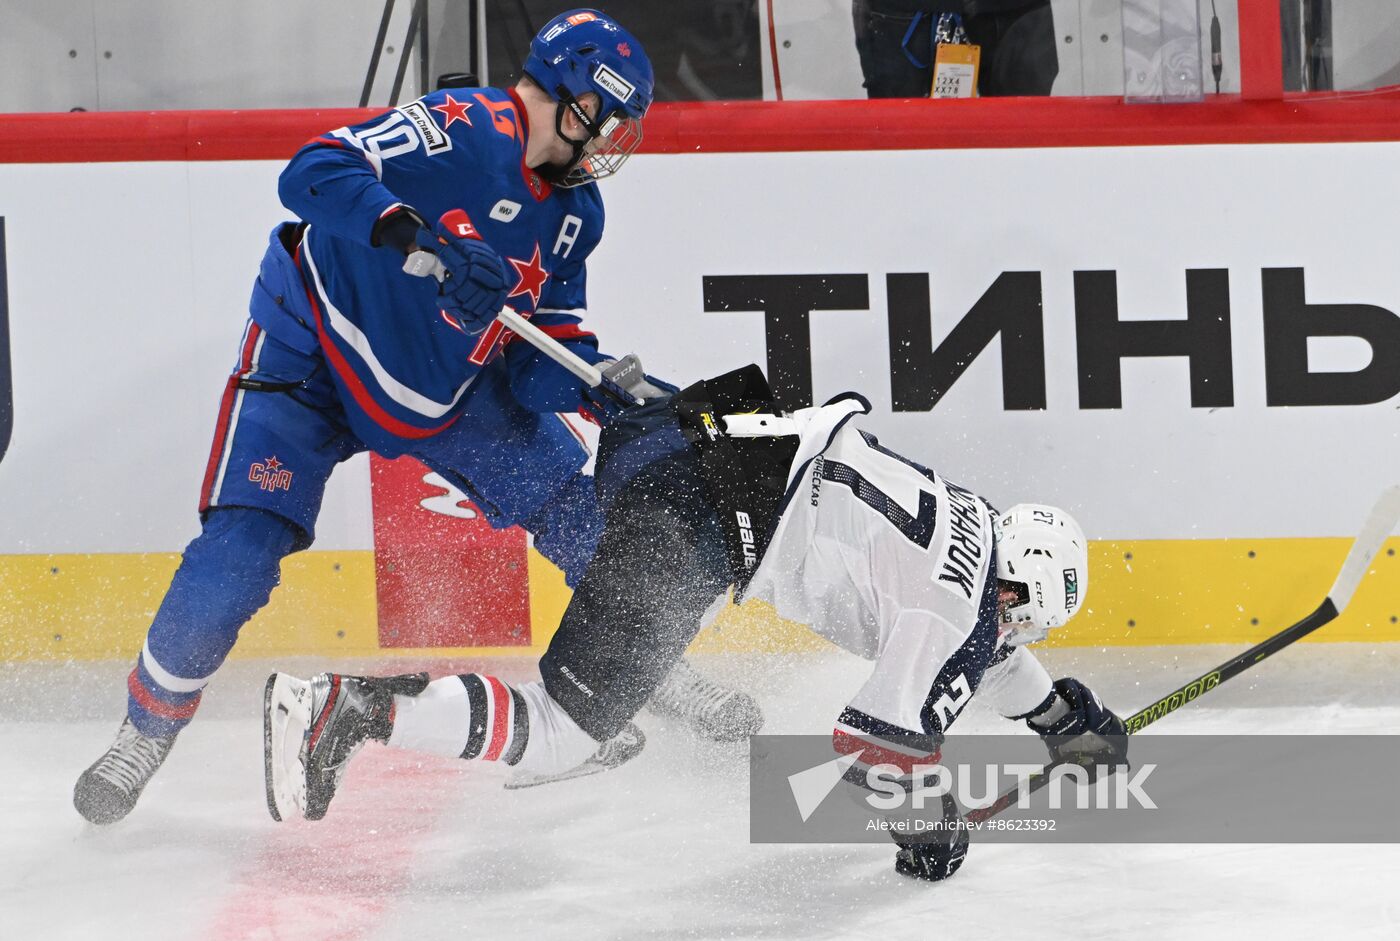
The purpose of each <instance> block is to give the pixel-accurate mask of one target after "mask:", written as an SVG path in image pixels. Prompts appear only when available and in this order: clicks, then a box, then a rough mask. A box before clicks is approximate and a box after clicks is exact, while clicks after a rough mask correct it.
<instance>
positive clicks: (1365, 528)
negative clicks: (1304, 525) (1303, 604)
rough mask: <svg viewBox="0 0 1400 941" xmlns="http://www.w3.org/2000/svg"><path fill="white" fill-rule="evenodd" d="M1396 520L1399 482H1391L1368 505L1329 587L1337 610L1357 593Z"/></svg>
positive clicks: (1399, 521)
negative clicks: (1378, 496)
mask: <svg viewBox="0 0 1400 941" xmlns="http://www.w3.org/2000/svg"><path fill="white" fill-rule="evenodd" d="M1397 524H1400V484H1392V485H1391V486H1389V487H1387V488H1386V489H1385V490H1383V491H1381V496H1380V499H1379V500H1377V501H1376V505H1375V506H1373V507H1371V512H1370V514H1369V515H1368V516H1367V517H1366V522H1365V523H1364V524H1363V525H1362V527H1361V532H1359V533H1357V535H1356V541H1355V542H1353V543H1352V544H1351V550H1350V551H1349V552H1348V553H1347V558H1346V561H1345V562H1343V563H1342V570H1341V571H1340V572H1338V573H1337V580H1336V581H1335V582H1334V583H1333V584H1332V590H1331V591H1329V592H1328V593H1327V597H1328V598H1329V599H1330V600H1331V601H1332V604H1333V605H1334V606H1335V607H1336V609H1337V611H1338V612H1340V611H1341V610H1342V609H1343V608H1345V607H1346V606H1347V602H1348V601H1350V600H1351V596H1352V595H1353V594H1355V593H1356V587H1357V586H1358V585H1360V584H1361V579H1362V578H1363V577H1365V575H1366V572H1367V571H1368V570H1370V568H1371V562H1372V560H1374V559H1375V557H1376V553H1377V552H1380V551H1381V546H1383V545H1385V541H1386V539H1387V538H1389V536H1390V534H1391V533H1393V532H1394V531H1395V527H1396V525H1397Z"/></svg>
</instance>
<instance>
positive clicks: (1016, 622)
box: [264, 367, 1127, 881]
mask: <svg viewBox="0 0 1400 941" xmlns="http://www.w3.org/2000/svg"><path fill="white" fill-rule="evenodd" d="M868 411H869V404H868V403H867V402H866V401H865V400H864V399H863V398H861V397H860V396H858V395H854V394H847V395H844V396H840V397H838V398H837V399H835V400H833V401H832V402H830V403H828V404H826V405H824V406H822V407H819V408H808V409H802V410H800V411H798V412H796V413H794V414H792V415H784V414H778V413H777V412H776V410H775V409H774V406H773V404H772V400H771V395H770V394H769V392H768V387H767V383H766V381H765V380H764V379H763V376H762V373H761V372H759V370H758V369H757V367H747V368H745V369H743V370H738V371H736V372H734V373H729V374H727V375H725V376H721V377H719V378H717V379H714V380H710V381H708V382H702V383H697V384H696V385H694V386H691V387H690V388H689V389H686V390H685V391H683V392H681V393H680V394H678V395H676V396H674V397H673V398H671V399H668V400H665V401H662V402H656V403H649V404H647V405H646V406H643V407H641V408H633V409H627V410H625V411H624V412H623V413H622V414H621V415H620V416H618V417H616V418H615V419H614V420H613V421H612V422H611V423H610V424H609V425H608V426H607V427H606V428H605V429H604V432H603V436H602V441H601V443H600V448H599V454H598V462H597V468H598V469H597V475H598V477H597V486H598V489H599V497H600V500H601V501H602V503H603V505H604V506H605V507H606V508H607V519H608V523H607V528H606V529H605V531H604V535H603V537H602V540H601V542H600V544H599V548H598V552H597V554H596V555H595V557H594V561H593V563H592V565H591V566H590V568H589V570H588V572H587V574H586V575H585V577H584V579H583V580H582V581H581V582H580V584H579V585H578V587H577V588H576V590H575V594H574V597H573V599H572V601H571V602H570V605H569V608H568V611H567V612H566V613H565V616H564V620H563V622H562V623H561V625H560V628H559V631H558V632H557V633H556V635H555V637H554V639H553V641H552V642H551V644H550V647H549V650H548V651H547V652H546V653H545V655H544V657H543V658H542V659H541V661H540V672H541V676H542V680H541V681H540V682H535V683H526V684H523V685H519V686H510V685H508V684H506V683H503V682H502V681H501V680H499V679H497V678H495V677H491V676H483V675H480V674H468V675H464V676H447V677H443V678H441V679H438V680H435V681H432V682H429V681H428V678H427V675H426V674H414V675H408V676H398V677H387V678H374V677H347V676H340V675H337V674H321V675H319V676H317V677H314V678H313V679H311V680H309V681H303V680H299V679H296V678H295V677H291V676H287V675H285V674H273V676H272V677H270V678H269V681H268V689H267V698H266V709H265V712H266V714H265V723H264V728H265V732H266V745H267V788H268V806H269V809H270V811H271V812H272V814H273V816H274V818H276V819H279V820H280V819H283V818H285V817H287V816H289V815H297V816H305V817H308V818H312V819H315V818H319V817H321V816H323V815H324V814H325V812H326V809H327V807H328V806H329V803H330V800H331V798H332V797H333V796H334V794H335V789H336V786H337V784H338V782H339V780H340V776H341V774H342V772H343V770H344V767H345V764H346V762H348V761H349V759H350V758H351V757H352V756H353V755H354V753H355V751H356V750H357V749H358V748H359V747H360V746H361V745H363V744H364V743H365V742H366V741H368V740H377V741H380V742H383V743H385V744H388V745H390V746H394V747H402V748H410V749H416V750H419V751H426V752H431V753H434V754H439V755H444V756H450V757H462V758H468V759H484V760H488V761H490V760H500V761H505V762H506V763H508V764H513V765H515V767H516V772H515V773H516V775H518V776H520V779H522V780H525V781H527V782H528V781H536V780H551V779H553V778H556V777H567V776H571V775H573V774H578V773H585V772H587V771H591V770H597V769H602V768H606V767H609V766H613V765H616V764H619V763H621V762H622V761H625V760H627V759H628V758H629V757H631V755H633V754H635V753H636V751H637V750H638V749H639V748H640V747H641V741H642V739H641V737H640V733H639V732H638V731H637V730H636V728H635V726H633V725H632V724H631V722H630V720H631V718H632V717H633V716H634V715H635V714H636V713H637V712H638V711H639V710H640V708H641V707H642V706H643V705H644V704H645V703H646V702H647V700H648V698H649V697H650V696H651V695H652V693H653V691H654V690H655V689H656V687H657V685H658V683H659V682H660V680H661V678H663V677H664V676H665V675H666V672H667V671H668V670H669V669H670V667H671V665H673V664H674V663H676V662H677V661H678V660H679V659H680V657H681V654H682V653H683V652H684V650H685V647H686V645H687V644H688V643H689V642H690V640H691V639H692V638H693V637H694V635H695V633H696V632H697V631H698V630H699V627H700V625H701V624H702V623H703V621H704V620H705V618H706V616H707V615H710V614H713V613H714V612H716V611H718V610H719V607H720V606H721V605H723V604H724V603H726V601H727V600H728V599H729V598H731V597H732V599H733V600H734V601H735V602H738V601H741V600H744V599H747V598H761V599H764V600H767V601H769V602H771V603H772V604H773V605H774V606H775V607H776V608H777V610H778V613H779V614H781V615H782V616H784V617H786V618H789V619H791V620H795V621H799V622H801V623H804V624H807V625H809V626H810V627H811V629H812V630H813V631H815V632H817V633H818V634H820V635H821V636H823V637H826V638H827V639H829V640H831V641H832V642H833V643H835V644H837V645H838V646H840V647H842V648H844V649H846V650H849V651H851V652H852V653H855V654H858V655H859V656H862V657H864V658H866V659H868V660H872V661H873V662H874V668H873V671H872V673H871V675H870V678H869V679H868V680H867V681H866V682H865V684H864V685H863V686H861V688H860V689H859V690H858V691H857V692H856V693H855V695H854V696H853V697H852V698H851V699H850V701H849V705H848V706H847V707H846V708H845V709H844V710H843V711H842V712H841V714H840V715H839V716H838V717H836V721H835V728H834V733H833V736H834V737H833V744H834V747H835V748H836V750H837V751H839V752H842V753H848V754H849V753H851V752H853V751H856V750H859V749H863V748H871V749H874V750H875V752H874V753H877V754H880V755H882V756H886V759H887V758H888V756H893V758H894V760H895V761H896V763H901V762H907V763H908V765H909V766H912V765H914V764H920V763H922V764H930V763H933V762H934V761H936V760H937V759H936V755H937V753H938V747H939V744H940V743H941V741H942V739H943V736H944V734H945V733H946V732H947V730H948V728H949V726H951V725H952V724H953V722H954V721H955V720H956V718H957V716H958V714H959V713H960V712H961V711H962V710H963V708H964V707H965V706H966V705H967V703H968V701H969V700H970V699H971V697H972V696H973V695H974V694H975V693H981V694H982V696H983V697H984V698H986V699H989V700H990V701H991V705H992V706H993V707H994V708H995V709H996V710H997V711H998V712H1000V713H1001V714H1002V715H1005V716H1007V717H1010V718H1013V719H1024V720H1025V721H1026V722H1027V723H1028V724H1029V725H1030V727H1031V728H1032V729H1033V730H1035V731H1036V732H1037V733H1039V734H1040V735H1041V736H1042V737H1043V738H1044V739H1045V740H1046V743H1047V745H1048V746H1049V748H1050V752H1051V757H1052V759H1054V760H1077V761H1081V762H1086V763H1092V764H1107V765H1117V764H1119V763H1121V762H1122V761H1124V760H1126V747H1127V746H1126V742H1127V739H1126V736H1125V734H1124V729H1123V724H1122V722H1121V720H1120V719H1119V718H1118V717H1117V716H1116V715H1114V714H1113V713H1112V712H1111V711H1109V710H1108V709H1107V708H1106V707H1105V706H1104V705H1103V704H1102V703H1101V702H1100V701H1099V699H1098V698H1097V697H1096V696H1095V695H1094V694H1093V693H1092V692H1091V691H1090V690H1089V689H1088V688H1087V687H1086V686H1085V685H1084V684H1083V683H1081V682H1079V681H1078V680H1075V679H1072V678H1066V679H1061V680H1058V681H1055V682H1052V681H1051V679H1050V676H1049V675H1048V674H1047V673H1046V671H1045V669H1044V668H1043V667H1042V666H1041V665H1040V663H1039V662H1038V661H1037V660H1036V659H1035V658H1034V656H1033V655H1032V654H1031V653H1030V651H1028V650H1026V649H1025V647H1024V646H1023V645H1024V644H1025V643H1028V642H1033V641H1036V640H1040V639H1042V638H1044V637H1045V636H1046V635H1047V634H1048V632H1049V631H1051V630H1053V629H1054V628H1057V627H1060V626H1062V625H1064V624H1065V623H1066V622H1067V621H1068V620H1069V619H1070V618H1071V617H1073V616H1074V614H1075V612H1076V611H1077V610H1078V609H1079V607H1080V605H1081V604H1082V603H1083V600H1084V593H1085V590H1086V588H1087V585H1088V570H1087V554H1086V543H1085V540H1084V535H1083V533H1082V532H1081V530H1080V528H1079V526H1078V524H1076V523H1075V522H1074V520H1073V519H1072V518H1071V517H1070V516H1069V515H1068V514H1066V513H1065V512H1064V511H1062V510H1058V509H1055V508H1053V507H1048V506H1041V505H1034V504H1022V505H1018V506H1015V507H1012V508H1011V509H1010V510H1008V511H1007V512H1006V513H1004V514H1001V515H1000V516H999V517H998V516H997V515H996V514H995V513H994V511H993V510H992V509H991V507H990V506H989V505H988V504H987V502H986V501H985V500H983V499H982V498H981V497H978V496H976V495H974V494H972V493H970V492H969V491H967V490H965V489H963V488H961V487H958V486H957V485H956V484H953V483H951V482H950V481H948V480H946V479H944V478H943V477H942V476H940V475H939V474H937V473H935V472H933V471H931V470H929V469H927V468H924V467H922V466H920V465H918V464H916V463H914V462H912V461H910V460H908V459H906V458H904V457H901V456H900V455H898V454H896V453H895V452H893V451H890V450H888V449H886V448H885V447H883V446H882V445H881V444H880V443H879V442H878V441H877V440H876V439H875V438H874V436H872V435H870V434H868V433H866V432H863V431H861V430H860V429H859V428H858V427H857V426H856V424H855V423H854V422H853V421H852V419H855V418H857V417H858V416H859V415H861V414H864V413H866V412H868ZM642 573H645V575H643V574H642ZM731 592H732V593H731ZM886 759H882V760H886ZM956 813H957V811H956V807H955V806H953V805H952V803H951V801H945V814H947V815H955V814H956ZM934 832H935V834H938V835H930V836H928V837H924V838H913V837H909V836H907V835H904V836H901V835H895V839H896V843H897V845H898V847H899V849H898V852H897V854H896V868H897V869H898V871H899V872H901V873H904V874H906V875H910V876H915V877H919V878H923V879H928V880H934V881H936V880H939V879H943V878H946V877H947V876H949V875H951V874H952V873H953V872H955V871H956V870H957V868H958V867H959V866H960V865H961V863H962V860H963V857H964V855H965V853H966V847H967V837H966V831H965V830H963V829H956V828H954V829H952V830H944V831H934ZM950 834H951V835H950ZM905 839H909V840H911V842H904V841H903V840H905Z"/></svg>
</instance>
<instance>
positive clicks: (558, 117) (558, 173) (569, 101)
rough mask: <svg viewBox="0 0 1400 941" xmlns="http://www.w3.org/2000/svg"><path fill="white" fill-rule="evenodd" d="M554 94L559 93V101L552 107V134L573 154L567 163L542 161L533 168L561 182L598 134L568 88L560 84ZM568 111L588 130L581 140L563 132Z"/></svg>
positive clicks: (556, 181) (554, 180)
mask: <svg viewBox="0 0 1400 941" xmlns="http://www.w3.org/2000/svg"><path fill="white" fill-rule="evenodd" d="M556 94H558V95H559V102H558V104H557V105H556V106H555V109H554V135H555V136H556V137H558V138H559V139H560V140H561V141H563V142H564V143H566V144H568V145H569V147H570V148H571V149H572V150H573V155H572V156H571V157H570V158H569V160H568V162H567V163H542V164H540V165H539V166H538V167H535V168H534V169H535V172H536V173H538V174H539V175H540V176H542V177H544V179H545V180H547V181H548V182H550V183H562V182H563V181H564V178H565V177H567V176H568V175H569V171H571V170H573V168H574V167H576V166H578V165H579V164H580V163H581V162H583V158H584V156H585V154H584V148H585V147H587V146H588V144H589V143H590V142H591V141H592V140H593V139H594V138H595V137H597V136H598V125H597V124H595V123H594V122H593V119H592V118H590V117H589V116H588V112H587V111H586V110H584V107H583V105H581V104H579V100H578V99H577V98H575V97H574V96H573V95H571V94H569V91H568V89H566V88H564V87H562V86H561V87H560V88H558V89H557V90H556ZM570 112H572V113H573V115H574V118H575V119H576V120H577V121H578V122H579V123H580V124H582V125H583V128H584V130H585V131H587V132H588V136H587V137H586V138H584V139H583V140H581V141H580V140H574V139H573V138H572V137H569V136H568V135H566V134H565V133H564V115H565V114H568V113H570Z"/></svg>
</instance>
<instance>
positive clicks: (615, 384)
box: [579, 353, 680, 426]
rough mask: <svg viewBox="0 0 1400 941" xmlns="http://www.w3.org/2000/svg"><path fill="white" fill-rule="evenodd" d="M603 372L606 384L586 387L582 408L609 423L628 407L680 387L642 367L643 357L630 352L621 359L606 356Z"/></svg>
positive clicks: (600, 421)
mask: <svg viewBox="0 0 1400 941" xmlns="http://www.w3.org/2000/svg"><path fill="white" fill-rule="evenodd" d="M596 365H597V367H598V369H599V370H600V371H601V372H602V373H603V384H602V385H598V386H593V387H592V388H588V389H584V390H583V404H582V405H580V407H579V411H581V412H582V413H583V414H584V415H585V416H587V417H588V418H590V419H591V420H592V421H593V423H594V424H595V425H599V426H602V425H606V424H607V423H608V422H609V421H611V420H612V419H613V418H615V417H617V415H618V414H619V413H620V412H621V411H622V410H623V409H624V408H629V407H631V406H632V405H636V404H640V403H638V402H637V401H635V400H637V399H640V400H641V402H650V401H652V400H654V399H662V398H665V397H666V396H668V395H675V394H676V393H677V392H679V391H680V389H679V388H677V387H676V386H673V385H671V384H670V383H669V382H664V381H662V380H660V379H657V378H656V377H654V376H648V375H647V374H646V373H645V372H643V371H642V363H641V360H639V359H637V357H636V355H635V354H633V353H629V354H627V355H626V356H624V357H623V358H622V359H620V360H607V359H605V360H602V361H601V362H599V363H597V364H596Z"/></svg>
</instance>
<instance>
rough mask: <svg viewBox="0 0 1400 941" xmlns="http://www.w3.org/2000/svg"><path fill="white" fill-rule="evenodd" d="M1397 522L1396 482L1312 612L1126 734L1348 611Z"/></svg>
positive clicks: (1045, 773)
mask: <svg viewBox="0 0 1400 941" xmlns="http://www.w3.org/2000/svg"><path fill="white" fill-rule="evenodd" d="M1397 523H1400V484H1396V485H1392V486H1390V487H1388V488H1386V489H1385V490H1384V491H1382V492H1381V496H1380V499H1379V500H1377V501H1376V505H1375V506H1373V507H1372V508H1371V513H1370V515H1369V516H1367V517H1366V522H1365V524H1364V525H1362V527H1361V532H1360V533H1358V534H1357V536H1356V539H1355V540H1354V541H1353V542H1352V544H1351V550H1350V551H1349V552H1347V557H1346V560H1345V561H1344V562H1342V568H1341V571H1340V572H1338V573H1337V579H1336V581H1334V582H1333V583H1332V589H1331V590H1330V591H1329V592H1328V593H1327V597H1325V598H1323V599H1322V603H1321V604H1320V605H1318V606H1317V608H1316V609H1315V610H1314V611H1313V612H1312V613H1311V614H1309V615H1308V616H1307V617H1305V618H1303V619H1302V620H1301V621H1299V622H1298V623H1296V624H1293V625H1291V626H1289V627H1286V628H1284V629H1283V630H1281V631H1279V632H1278V633H1277V634H1275V635H1274V636H1272V637H1270V638H1268V639H1267V640H1264V641H1261V642H1260V643H1258V644H1255V645H1254V646H1253V647H1251V648H1249V649H1248V650H1246V651H1245V652H1244V653H1242V654H1238V655H1237V656H1234V657H1231V658H1230V659H1229V660H1226V661H1225V662H1224V663H1222V664H1221V665H1220V666H1218V667H1216V668H1215V669H1214V670H1211V671H1210V672H1209V673H1205V674H1202V675H1201V676H1198V677H1196V679H1194V680H1192V681H1191V682H1189V683H1187V684H1186V685H1185V686H1182V687H1180V688H1179V689H1176V690H1174V691H1172V692H1170V693H1168V694H1167V695H1166V696H1163V697H1162V698H1161V699H1159V700H1157V701H1156V702H1154V703H1152V704H1151V705H1149V706H1146V707H1144V708H1142V709H1139V710H1138V711H1137V712H1135V713H1133V714H1132V715H1131V716H1129V717H1128V718H1127V719H1125V720H1124V722H1123V725H1124V726H1125V727H1126V728H1127V730H1128V734H1129V735H1132V734H1134V733H1135V732H1141V731H1142V730H1143V729H1145V728H1147V726H1149V725H1151V724H1152V723H1153V722H1156V721H1157V720H1158V719H1160V718H1162V717H1163V716H1167V715H1170V714H1171V713H1173V712H1175V711H1176V710H1178V709H1180V708H1181V707H1182V706H1184V705H1186V704H1187V703H1189V702H1195V701H1196V700H1197V699H1198V698H1200V697H1201V696H1202V695H1204V694H1206V693H1208V692H1210V691H1211V690H1213V689H1215V688H1216V687H1217V686H1219V685H1220V684H1222V683H1224V682H1225V681H1226V680H1229V679H1232V678H1233V677H1236V676H1239V675H1240V674H1241V673H1243V672H1244V671H1245V670H1248V669H1249V668H1250V667H1252V666H1254V665H1255V664H1257V663H1259V662H1260V661H1262V660H1266V659H1268V658H1269V657H1272V656H1273V655H1274V654H1276V653H1278V652H1279V651H1280V650H1283V649H1284V648H1285V647H1288V646H1289V645H1290V644H1293V643H1294V642H1295V641H1298V640H1301V639H1302V638H1304V637H1306V636H1307V635H1309V634H1311V633H1312V632H1313V631H1315V630H1317V629H1318V628H1319V627H1322V626H1323V625H1324V624H1327V623H1328V622H1330V621H1332V620H1333V619H1334V618H1336V617H1337V616H1338V615H1339V614H1341V613H1342V611H1344V610H1345V609H1346V606H1347V602H1349V601H1351V596H1352V595H1354V594H1355V593H1356V588H1357V586H1358V585H1360V584H1361V579H1362V578H1363V577H1365V575H1366V573H1367V571H1369V570H1370V568H1371V561H1372V560H1373V559H1374V558H1375V557H1376V553H1377V552H1379V551H1380V549H1381V546H1383V545H1384V544H1385V540H1386V537H1388V536H1389V535H1390V534H1391V533H1392V532H1393V531H1394V530H1395V527H1396V524H1397ZM1060 764H1063V762H1060V763H1057V764H1051V765H1046V766H1045V767H1044V768H1042V769H1041V770H1040V771H1038V772H1036V773H1035V774H1032V775H1031V776H1030V777H1029V778H1028V779H1026V784H1025V786H1024V787H1022V786H1020V785H1019V784H1018V785H1017V786H1016V787H1013V788H1011V789H1010V790H1009V791H1006V792H1005V793H1004V794H1002V795H1001V796H1000V797H998V798H997V799H996V801H995V802H993V803H992V804H990V805H988V806H986V807H979V808H977V809H976V810H972V811H969V812H968V814H967V820H968V821H969V822H971V823H980V822H981V821H983V820H986V819H988V818H990V817H994V816H996V815H997V814H999V813H1001V812H1002V811H1004V810H1006V809H1007V808H1008V807H1010V806H1011V805H1012V804H1014V803H1016V802H1017V801H1018V800H1020V798H1021V797H1022V795H1023V794H1024V795H1025V796H1029V795H1031V794H1034V793H1035V792H1036V791H1038V790H1040V789H1041V788H1042V787H1044V786H1045V785H1046V784H1048V783H1050V777H1051V772H1052V771H1053V770H1054V769H1055V768H1056V767H1059V765H1060Z"/></svg>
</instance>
